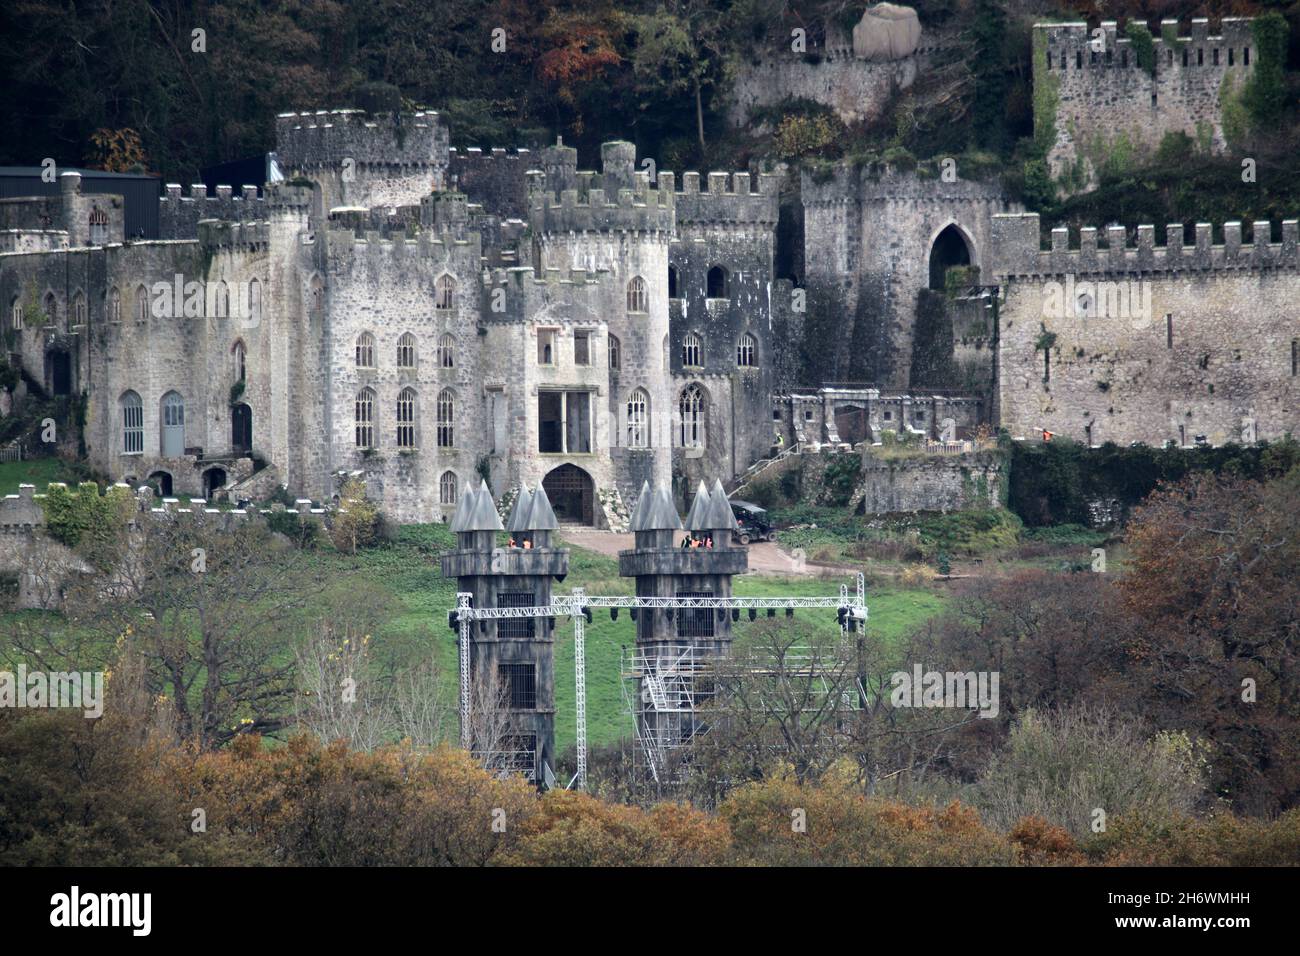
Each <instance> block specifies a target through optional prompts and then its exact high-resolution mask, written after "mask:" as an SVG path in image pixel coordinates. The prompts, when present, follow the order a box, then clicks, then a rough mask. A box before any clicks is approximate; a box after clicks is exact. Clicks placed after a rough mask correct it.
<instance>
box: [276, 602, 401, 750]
mask: <svg viewBox="0 0 1300 956" xmlns="http://www.w3.org/2000/svg"><path fill="white" fill-rule="evenodd" d="M295 656H296V658H297V662H298V684H299V687H300V694H299V696H298V697H297V698H296V699H297V701H298V714H297V717H298V725H299V726H300V727H302V728H304V729H305V730H308V731H310V732H311V733H313V734H315V735H316V736H317V737H319V738H320V739H321V740H325V741H331V740H346V741H347V742H348V743H349V745H351V746H352V747H353V748H354V749H356V750H373V749H374V748H375V747H378V746H380V745H382V744H385V743H388V742H389V741H390V740H391V739H392V737H393V734H394V724H395V720H394V693H393V688H392V686H391V684H390V683H388V682H386V681H384V680H382V679H379V678H378V677H377V676H376V675H374V674H373V672H372V661H371V653H370V635H369V634H360V633H358V632H357V631H355V630H353V629H352V628H349V627H347V626H346V625H345V626H341V627H340V626H336V625H335V624H334V623H333V622H331V621H322V622H320V623H319V625H318V626H317V629H315V630H314V632H313V633H312V634H311V635H310V636H309V637H307V639H306V640H304V641H303V642H302V644H301V645H300V646H299V648H298V650H297V653H296V655H295Z"/></svg>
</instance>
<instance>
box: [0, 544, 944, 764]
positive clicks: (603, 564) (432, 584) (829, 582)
mask: <svg viewBox="0 0 1300 956" xmlns="http://www.w3.org/2000/svg"><path fill="white" fill-rule="evenodd" d="M451 544H452V536H451V535H450V534H449V533H448V532H447V530H446V528H445V527H444V526H441V525H414V526H408V527H405V528H403V529H402V530H401V533H400V535H399V538H398V540H397V542H396V543H395V544H393V545H392V546H389V547H384V548H376V549H372V550H369V551H364V552H361V553H359V554H358V555H357V556H355V557H350V556H347V555H342V554H338V553H336V552H335V551H333V550H332V549H330V548H329V547H328V545H323V546H322V547H321V548H320V550H318V551H317V552H316V553H315V554H313V555H312V556H311V559H310V562H311V571H312V573H313V574H314V575H315V576H317V577H318V578H319V580H321V581H322V582H323V587H322V590H323V591H334V592H336V594H339V595H342V596H344V598H345V599H347V600H354V601H364V602H370V603H371V604H373V605H374V606H376V607H379V608H380V609H381V615H380V616H381V617H382V618H383V624H382V625H381V626H380V627H378V628H376V630H375V633H374V634H373V636H372V639H373V646H374V648H375V652H376V655H377V657H378V658H379V659H380V660H381V661H383V662H403V661H409V660H411V659H413V658H418V657H419V656H421V655H423V654H426V653H429V652H430V651H432V653H433V654H434V655H435V656H436V659H437V661H438V663H439V665H440V666H441V669H442V673H443V675H444V679H445V681H446V691H445V692H446V694H447V697H446V699H447V700H448V701H450V702H453V704H454V701H455V697H456V686H457V677H456V675H457V655H456V642H455V635H454V634H453V633H452V632H451V631H450V630H448V628H447V611H448V609H450V608H451V607H452V606H453V605H454V603H455V595H456V587H455V582H454V581H448V580H445V579H444V578H443V577H442V575H441V573H440V571H439V569H438V553H439V552H440V551H442V550H444V549H446V548H449V547H450V546H451ZM843 582H848V578H847V577H846V578H844V579H843ZM841 583H842V581H841V579H840V578H826V579H822V578H785V577H769V576H761V577H760V576H757V575H746V576H744V577H741V578H738V579H737V580H736V583H735V586H736V593H737V594H738V595H744V596H758V595H771V596H793V595H832V596H833V595H836V594H838V593H839V588H840V584H841ZM577 586H582V587H585V588H586V589H587V592H588V593H589V594H627V593H630V591H631V582H630V581H628V580H626V579H623V578H620V577H619V576H618V563H617V561H616V560H614V559H613V558H609V557H605V556H603V555H599V554H596V553H594V552H591V551H586V550H584V549H581V548H572V549H571V558H570V573H569V576H568V577H567V578H566V579H565V581H564V582H563V583H562V584H558V585H557V586H556V589H555V593H557V594H566V593H568V592H569V590H570V589H571V588H573V587H577ZM945 603H946V599H945V597H944V596H943V595H941V594H938V593H935V592H932V591H927V590H889V591H880V592H875V593H868V605H869V608H870V613H871V623H870V625H869V630H868V634H869V635H871V636H874V637H876V638H878V639H880V640H883V641H886V642H892V641H893V640H895V639H897V638H898V637H899V636H900V635H902V634H903V633H905V632H906V631H907V630H908V629H910V628H912V627H914V626H916V625H917V624H919V623H921V622H923V621H924V620H926V619H927V618H928V617H930V616H931V615H933V614H935V613H938V612H939V611H940V610H942V609H943V607H944V605H945ZM320 613H321V611H320V609H318V608H309V609H307V611H306V612H305V618H306V619H307V620H311V619H313V618H316V617H318V616H319V615H320ZM33 616H40V617H48V618H49V619H50V620H49V624H50V626H58V625H57V621H58V620H59V619H58V618H57V617H56V616H55V615H48V616H46V615H33ZM794 622H795V625H796V626H800V627H810V628H812V629H813V632H814V633H816V634H820V635H822V636H827V637H829V636H832V635H833V634H834V633H835V632H836V631H837V624H836V619H835V612H834V611H831V610H825V611H822V610H818V611H802V612H798V614H797V615H796V617H795V618H794ZM747 624H748V621H747V620H746V619H745V618H744V617H743V616H742V619H741V622H740V624H739V625H738V626H737V635H738V637H743V634H744V630H745V628H746V626H747ZM2 627H3V622H0V629H2ZM633 640H634V638H633V630H632V625H631V620H630V618H629V617H628V615H627V613H626V611H622V612H620V614H619V619H618V621H616V622H615V621H611V620H610V617H609V612H608V611H604V612H602V613H598V614H596V615H595V619H594V621H593V623H592V624H591V625H590V626H588V628H587V719H588V740H589V741H590V743H591V744H592V745H593V746H595V745H599V744H609V743H614V742H616V741H617V740H618V739H619V738H620V737H622V736H624V735H626V734H627V733H628V732H629V731H630V723H629V721H630V718H629V717H628V716H627V715H626V714H625V713H624V712H623V710H624V705H623V698H622V692H621V690H620V687H619V683H620V677H619V657H620V647H621V645H623V644H629V645H630V644H632V643H633ZM8 650H9V649H8V648H2V649H0V658H4V657H6V656H10V655H6V654H5V653H4V652H5V651H8ZM555 658H556V659H555V667H556V690H555V696H556V702H555V703H556V738H557V739H556V743H557V745H558V747H559V748H560V750H561V751H563V750H564V749H565V748H567V747H570V746H572V745H573V742H574V737H575V732H576V731H575V719H574V697H575V692H574V675H573V627H572V625H571V624H569V623H568V622H567V621H564V620H561V621H560V622H559V623H558V626H557V628H556V646H555ZM198 691H199V688H196V689H195V692H196V693H197V692H198ZM451 729H452V728H449V730H451Z"/></svg>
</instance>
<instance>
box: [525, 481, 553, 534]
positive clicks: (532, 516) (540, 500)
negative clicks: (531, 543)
mask: <svg viewBox="0 0 1300 956" xmlns="http://www.w3.org/2000/svg"><path fill="white" fill-rule="evenodd" d="M559 526H560V523H559V522H558V521H556V520H555V510H554V509H553V508H552V507H551V499H550V498H548V497H547V496H546V489H545V488H543V487H542V486H541V485H540V484H539V485H538V486H537V490H536V491H534V492H533V500H532V501H531V502H530V503H529V508H528V514H526V515H525V516H524V528H523V530H525V531H554V530H555V529H556V528H558V527H559Z"/></svg>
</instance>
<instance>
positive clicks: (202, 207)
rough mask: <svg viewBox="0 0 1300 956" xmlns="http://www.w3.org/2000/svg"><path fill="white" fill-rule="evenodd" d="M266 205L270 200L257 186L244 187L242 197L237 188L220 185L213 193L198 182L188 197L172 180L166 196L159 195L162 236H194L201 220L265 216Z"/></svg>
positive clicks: (159, 225) (192, 187)
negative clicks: (262, 195) (258, 190)
mask: <svg viewBox="0 0 1300 956" xmlns="http://www.w3.org/2000/svg"><path fill="white" fill-rule="evenodd" d="M265 208H266V201H265V200H263V199H261V198H259V197H258V195H257V187H256V186H244V187H243V189H242V190H241V191H240V194H239V195H238V196H237V195H235V191H234V188H233V187H231V186H218V187H217V190H216V193H215V195H212V194H209V193H208V187H207V186H205V185H204V184H203V183H195V184H194V185H192V186H190V191H189V195H188V196H186V195H184V194H183V192H182V190H181V185H180V183H168V184H167V192H166V195H163V196H159V197H158V228H159V235H160V236H161V237H162V238H163V239H193V238H194V237H195V236H197V235H198V224H199V220H201V219H224V220H229V221H234V222H240V221H244V222H246V221H248V220H252V219H261V218H263V217H264V216H265V212H264V210H265Z"/></svg>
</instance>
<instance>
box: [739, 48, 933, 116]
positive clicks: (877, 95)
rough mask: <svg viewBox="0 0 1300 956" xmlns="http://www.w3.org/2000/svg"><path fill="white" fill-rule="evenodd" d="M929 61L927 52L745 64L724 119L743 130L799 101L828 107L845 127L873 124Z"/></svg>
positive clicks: (837, 53) (781, 57)
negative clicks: (768, 111)
mask: <svg viewBox="0 0 1300 956" xmlns="http://www.w3.org/2000/svg"><path fill="white" fill-rule="evenodd" d="M929 61H930V51H928V50H918V51H917V52H916V53H914V54H912V55H911V56H907V57H903V58H902V59H899V60H892V61H879V62H877V61H870V60H861V59H858V58H857V57H855V56H854V55H853V51H852V50H834V51H830V52H827V53H821V54H816V55H813V56H801V55H800V54H797V53H781V54H776V55H772V56H764V57H762V58H759V59H756V60H755V59H743V60H741V62H740V63H739V65H738V67H737V72H736V81H735V84H734V86H733V87H732V93H731V97H732V101H731V104H730V106H729V108H728V110H727V119H728V121H729V122H730V123H731V125H732V126H735V127H737V128H742V127H746V126H748V125H749V124H750V122H751V121H752V120H753V117H754V114H755V113H756V112H758V111H761V110H763V109H764V108H767V107H773V106H778V105H780V104H781V103H783V102H785V101H786V100H791V99H798V100H812V101H813V102H816V103H821V104H822V105H824V106H829V107H830V108H831V109H833V110H834V111H835V114H836V115H837V116H838V117H839V118H840V119H841V120H842V121H843V122H845V123H860V122H868V121H871V120H875V119H878V118H879V116H880V114H881V112H882V111H883V109H884V107H885V105H886V104H887V103H888V101H889V97H890V96H891V95H892V94H893V93H894V92H895V91H897V90H902V89H907V87H909V86H911V85H912V83H913V82H915V80H916V77H917V75H918V73H921V72H922V71H924V70H925V69H926V68H927V66H928V65H929Z"/></svg>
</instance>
